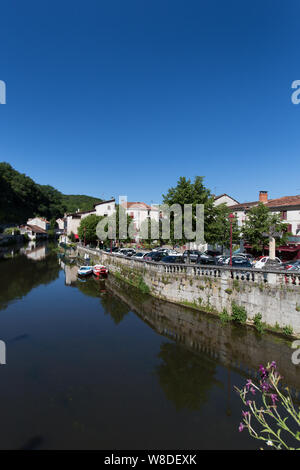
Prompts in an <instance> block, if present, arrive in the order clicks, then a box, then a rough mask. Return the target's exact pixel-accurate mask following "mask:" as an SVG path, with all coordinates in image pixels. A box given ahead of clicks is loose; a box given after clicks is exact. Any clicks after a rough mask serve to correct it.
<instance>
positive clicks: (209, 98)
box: [0, 0, 300, 202]
mask: <svg viewBox="0 0 300 470" xmlns="http://www.w3.org/2000/svg"><path fill="white" fill-rule="evenodd" d="M299 23H300V3H299V1H298V0H288V1H286V2H284V1H282V0H280V1H278V0H259V1H258V0H251V1H241V0H218V1H214V0H209V1H208V0H207V1H201V0H148V1H146V0H109V1H107V0H106V1H102V0H96V1H93V0H85V1H84V2H82V1H77V0H72V1H67V0H64V1H62V0H60V1H56V0H51V1H46V0H43V1H40V0H39V1H30V0H28V1H26V2H25V1H23V0H19V1H17V0H10V1H9V2H2V4H1V28H0V79H1V80H4V81H5V82H6V84H7V104H6V105H0V161H3V160H4V161H8V162H9V163H11V165H13V166H14V167H15V168H16V169H17V170H19V171H21V172H24V173H26V174H28V175H29V176H31V177H32V178H33V179H34V180H35V181H37V182H39V183H41V184H51V185H53V186H55V187H56V188H58V189H59V190H60V191H62V192H64V193H66V194H74V193H77V194H78V193H81V194H89V195H93V196H98V197H102V198H109V197H110V196H112V195H115V196H118V195H119V194H126V195H127V196H128V200H144V201H145V202H151V201H153V202H160V200H161V194H162V193H165V192H166V191H167V189H168V188H169V187H170V186H173V185H175V184H176V181H177V179H178V178H179V176H187V177H194V176H195V175H204V176H205V182H206V184H207V186H208V187H210V188H211V190H212V191H213V192H215V193H217V194H220V193H223V192H226V193H229V194H231V195H232V196H233V197H235V198H236V199H238V200H240V201H245V200H253V199H257V193H258V191H259V190H260V189H263V190H269V192H270V197H279V196H284V195H293V194H300V178H299V175H300V159H299V153H300V105H298V106H296V105H293V104H292V103H291V93H292V91H291V83H292V81H293V80H296V79H300V60H299V44H300V41H299V39H300V27H299V26H300V25H299Z"/></svg>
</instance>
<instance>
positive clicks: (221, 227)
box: [210, 204, 240, 248]
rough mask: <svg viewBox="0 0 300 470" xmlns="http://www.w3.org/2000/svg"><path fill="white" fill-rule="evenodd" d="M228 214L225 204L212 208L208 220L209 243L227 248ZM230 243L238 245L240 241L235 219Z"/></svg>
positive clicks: (228, 237) (228, 208)
mask: <svg viewBox="0 0 300 470" xmlns="http://www.w3.org/2000/svg"><path fill="white" fill-rule="evenodd" d="M230 212H231V210H230V207H228V206H227V205H226V204H219V205H218V206H215V207H214V209H213V211H212V214H211V220H210V232H211V235H210V243H212V244H219V245H221V246H222V247H223V248H224V247H225V248H229V246H230V219H229V214H230ZM232 241H233V243H239V241H240V230H239V227H238V223H237V219H236V218H234V219H233V222H232Z"/></svg>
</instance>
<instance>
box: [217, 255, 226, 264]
mask: <svg viewBox="0 0 300 470" xmlns="http://www.w3.org/2000/svg"><path fill="white" fill-rule="evenodd" d="M228 258H229V257H228V256H225V255H221V256H216V257H215V260H216V264H218V265H221V266H222V265H223V264H227V260H228Z"/></svg>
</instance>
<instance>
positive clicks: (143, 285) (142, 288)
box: [137, 277, 150, 294]
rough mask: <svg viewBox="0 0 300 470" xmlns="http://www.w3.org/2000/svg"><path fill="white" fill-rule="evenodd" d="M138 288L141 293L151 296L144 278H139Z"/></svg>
mask: <svg viewBox="0 0 300 470" xmlns="http://www.w3.org/2000/svg"><path fill="white" fill-rule="evenodd" d="M137 287H138V288H139V289H140V291H141V292H142V293H143V294H149V292H150V289H149V287H148V286H147V284H146V283H145V281H144V279H143V278H142V277H140V278H139V280H138V283H137Z"/></svg>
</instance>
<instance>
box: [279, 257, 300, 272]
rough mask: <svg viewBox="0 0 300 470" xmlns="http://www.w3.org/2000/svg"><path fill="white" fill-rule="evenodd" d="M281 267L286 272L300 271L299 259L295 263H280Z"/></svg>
mask: <svg viewBox="0 0 300 470" xmlns="http://www.w3.org/2000/svg"><path fill="white" fill-rule="evenodd" d="M281 267H282V268H283V269H286V270H287V271H300V259H297V260H295V261H286V262H285V263H282V266H281Z"/></svg>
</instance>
